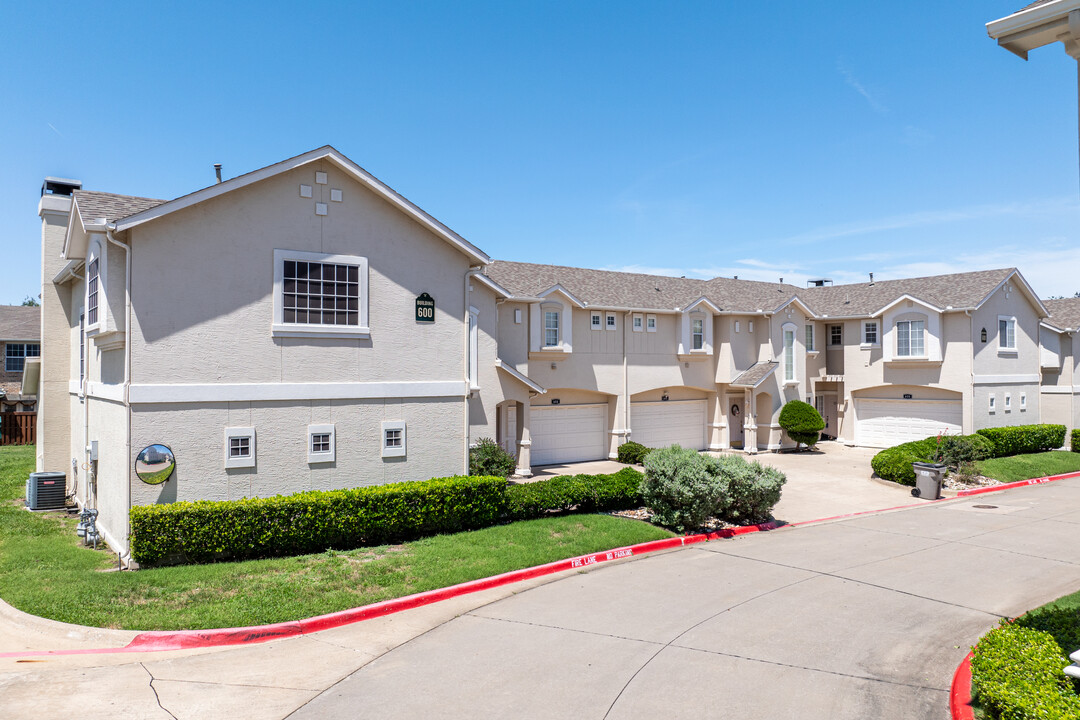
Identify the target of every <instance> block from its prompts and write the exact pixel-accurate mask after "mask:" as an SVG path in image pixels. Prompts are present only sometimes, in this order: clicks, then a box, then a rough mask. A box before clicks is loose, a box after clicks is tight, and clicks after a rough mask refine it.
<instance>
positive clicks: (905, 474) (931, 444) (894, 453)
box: [870, 437, 937, 485]
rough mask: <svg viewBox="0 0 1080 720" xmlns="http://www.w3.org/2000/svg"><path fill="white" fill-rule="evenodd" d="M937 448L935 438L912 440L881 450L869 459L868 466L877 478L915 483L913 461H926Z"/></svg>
mask: <svg viewBox="0 0 1080 720" xmlns="http://www.w3.org/2000/svg"><path fill="white" fill-rule="evenodd" d="M936 450H937V438H936V437H929V438H926V439H925V440H914V441H912V442H906V443H903V444H901V445H895V446H893V447H891V448H886V449H885V450H882V451H881V452H879V453H878V454H877V455H875V456H874V457H873V459H872V460H870V467H872V468H873V469H874V473H876V474H877V476H878V477H879V478H882V479H884V480H891V481H892V482H895V483H900V484H901V485H914V484H915V471H914V470H913V469H912V468H911V463H913V462H926V461H928V460H929V459H930V458H931V457H932V456H933V454H934V452H935V451H936Z"/></svg>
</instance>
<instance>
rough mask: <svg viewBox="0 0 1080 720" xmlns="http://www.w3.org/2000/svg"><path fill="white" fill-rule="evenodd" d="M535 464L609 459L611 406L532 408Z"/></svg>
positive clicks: (531, 424)
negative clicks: (608, 441)
mask: <svg viewBox="0 0 1080 720" xmlns="http://www.w3.org/2000/svg"><path fill="white" fill-rule="evenodd" d="M530 426H531V427H530V434H531V436H532V455H531V457H532V464H533V465H552V464H556V463H568V462H581V461H585V460H602V459H604V458H606V457H607V447H608V444H607V406H606V405H563V406H558V407H541V408H536V407H534V408H532V410H531V412H530Z"/></svg>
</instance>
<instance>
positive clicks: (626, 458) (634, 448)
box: [619, 440, 652, 465]
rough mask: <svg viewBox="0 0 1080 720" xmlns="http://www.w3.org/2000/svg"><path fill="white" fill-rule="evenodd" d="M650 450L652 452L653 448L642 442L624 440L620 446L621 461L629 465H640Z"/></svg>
mask: <svg viewBox="0 0 1080 720" xmlns="http://www.w3.org/2000/svg"><path fill="white" fill-rule="evenodd" d="M650 452H652V449H651V448H647V447H645V446H644V445H642V444H641V443H636V442H634V441H633V440H631V441H629V442H624V443H623V444H622V445H620V446H619V462H621V463H626V464H627V465H640V464H641V463H642V462H643V461H644V460H645V456H646V455H648V454H649V453H650Z"/></svg>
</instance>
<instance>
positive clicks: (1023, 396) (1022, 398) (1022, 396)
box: [1020, 393, 1027, 412]
mask: <svg viewBox="0 0 1080 720" xmlns="http://www.w3.org/2000/svg"><path fill="white" fill-rule="evenodd" d="M1025 410H1027V393H1020V412H1024V411H1025Z"/></svg>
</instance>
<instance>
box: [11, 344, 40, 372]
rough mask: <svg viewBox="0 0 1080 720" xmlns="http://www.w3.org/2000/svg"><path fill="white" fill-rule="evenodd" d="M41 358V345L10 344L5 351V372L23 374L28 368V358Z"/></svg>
mask: <svg viewBox="0 0 1080 720" xmlns="http://www.w3.org/2000/svg"><path fill="white" fill-rule="evenodd" d="M34 357H41V345H38V344H37V343H8V344H7V347H6V348H5V349H4V370H5V371H6V372H10V373H21V372H22V371H23V369H24V368H25V367H26V358H34Z"/></svg>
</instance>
